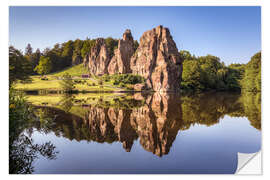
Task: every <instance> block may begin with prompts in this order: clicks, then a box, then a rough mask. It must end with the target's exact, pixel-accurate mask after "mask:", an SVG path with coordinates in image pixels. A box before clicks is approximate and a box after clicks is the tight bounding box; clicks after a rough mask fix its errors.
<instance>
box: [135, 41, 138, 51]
mask: <svg viewBox="0 0 270 180" xmlns="http://www.w3.org/2000/svg"><path fill="white" fill-rule="evenodd" d="M138 47H139V43H138V41H137V40H134V51H136V50H137V49H138Z"/></svg>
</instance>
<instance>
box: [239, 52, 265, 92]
mask: <svg viewBox="0 0 270 180" xmlns="http://www.w3.org/2000/svg"><path fill="white" fill-rule="evenodd" d="M241 85H242V88H243V90H244V91H250V92H260V91H261V52H258V53H256V54H255V55H254V56H252V57H251V60H250V61H249V62H248V63H247V65H246V66H245V73H244V77H243V80H242V81H241Z"/></svg>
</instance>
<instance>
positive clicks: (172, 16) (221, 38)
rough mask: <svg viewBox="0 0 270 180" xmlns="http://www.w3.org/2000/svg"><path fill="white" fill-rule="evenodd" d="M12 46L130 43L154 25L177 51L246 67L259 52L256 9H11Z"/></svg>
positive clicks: (36, 46)
mask: <svg viewBox="0 0 270 180" xmlns="http://www.w3.org/2000/svg"><path fill="white" fill-rule="evenodd" d="M9 11H10V12H9V15H10V16H9V39H10V42H9V44H10V45H13V46H15V47H16V48H18V49H21V50H22V51H24V49H25V46H26V45H27V43H30V44H31V45H32V47H33V48H34V50H35V49H36V48H40V49H41V50H43V49H44V48H45V47H53V45H54V44H55V43H62V42H64V41H67V40H70V39H72V40H75V39H77V38H79V39H86V37H90V38H97V37H109V36H111V37H114V38H121V37H122V34H123V32H124V31H125V29H131V32H132V35H133V37H134V39H137V40H139V39H140V37H141V35H142V34H143V32H145V31H147V30H150V29H152V28H154V27H156V26H158V25H163V26H165V27H168V28H169V29H170V32H171V35H172V36H173V39H174V40H175V42H176V44H177V47H178V49H179V50H182V49H185V50H188V51H190V52H191V53H192V54H195V55H197V56H202V55H206V54H212V55H215V56H218V57H220V59H221V60H222V61H224V62H225V63H226V64H230V63H246V62H248V61H249V59H250V57H251V56H252V55H253V54H255V53H256V52H258V51H260V50H261V8H260V7H187V6H186V7H184V6H183V7H10V9H9Z"/></svg>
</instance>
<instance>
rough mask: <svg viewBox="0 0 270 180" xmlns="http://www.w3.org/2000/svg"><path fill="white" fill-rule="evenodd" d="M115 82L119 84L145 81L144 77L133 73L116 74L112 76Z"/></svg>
mask: <svg viewBox="0 0 270 180" xmlns="http://www.w3.org/2000/svg"><path fill="white" fill-rule="evenodd" d="M111 78H112V81H113V84H114V85H119V84H120V83H122V84H137V83H144V78H143V77H142V76H140V75H133V74H116V75H113V76H111Z"/></svg>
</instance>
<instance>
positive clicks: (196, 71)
mask: <svg viewBox="0 0 270 180" xmlns="http://www.w3.org/2000/svg"><path fill="white" fill-rule="evenodd" d="M201 78H202V69H201V67H200V64H199V62H198V61H197V60H191V61H184V62H183V72H182V82H181V86H182V88H184V89H193V90H202V89H204V86H203V84H202V83H201Z"/></svg>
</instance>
